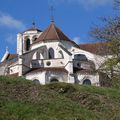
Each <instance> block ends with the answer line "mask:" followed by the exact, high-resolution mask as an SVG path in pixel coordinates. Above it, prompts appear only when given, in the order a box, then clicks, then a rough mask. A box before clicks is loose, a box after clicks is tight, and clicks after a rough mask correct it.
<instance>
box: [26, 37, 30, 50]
mask: <svg viewBox="0 0 120 120" xmlns="http://www.w3.org/2000/svg"><path fill="white" fill-rule="evenodd" d="M29 50H30V39H27V40H26V51H29Z"/></svg>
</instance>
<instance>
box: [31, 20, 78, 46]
mask: <svg viewBox="0 0 120 120" xmlns="http://www.w3.org/2000/svg"><path fill="white" fill-rule="evenodd" d="M48 40H50V41H54V40H58V41H60V40H65V41H69V42H72V43H74V45H77V44H76V43H75V42H74V41H72V40H70V39H69V38H68V37H67V36H66V35H65V34H64V33H63V32H62V31H61V30H60V29H59V28H58V27H57V26H56V25H55V23H54V22H53V21H52V22H51V24H50V26H49V27H48V28H47V29H46V30H45V31H44V32H43V33H42V34H41V35H40V37H39V38H38V39H37V40H36V41H35V42H34V43H33V44H36V43H39V42H43V41H48Z"/></svg>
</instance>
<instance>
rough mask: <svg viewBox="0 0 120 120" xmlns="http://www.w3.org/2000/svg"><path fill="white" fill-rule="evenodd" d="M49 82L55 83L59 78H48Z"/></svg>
mask: <svg viewBox="0 0 120 120" xmlns="http://www.w3.org/2000/svg"><path fill="white" fill-rule="evenodd" d="M50 82H51V83H57V82H59V80H58V79H56V78H52V79H51V80H50Z"/></svg>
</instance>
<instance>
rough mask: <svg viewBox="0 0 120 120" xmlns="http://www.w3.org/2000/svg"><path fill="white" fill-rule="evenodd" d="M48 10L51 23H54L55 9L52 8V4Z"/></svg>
mask: <svg viewBox="0 0 120 120" xmlns="http://www.w3.org/2000/svg"><path fill="white" fill-rule="evenodd" d="M49 10H50V17H51V22H54V11H55V8H54V5H53V4H52V5H51V6H50V9H49Z"/></svg>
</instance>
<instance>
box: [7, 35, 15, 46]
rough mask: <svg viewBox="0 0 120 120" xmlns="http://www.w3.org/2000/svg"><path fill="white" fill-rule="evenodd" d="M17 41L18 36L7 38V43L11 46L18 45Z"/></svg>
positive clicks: (8, 36)
mask: <svg viewBox="0 0 120 120" xmlns="http://www.w3.org/2000/svg"><path fill="white" fill-rule="evenodd" d="M16 40H17V36H16V35H15V34H8V35H7V36H6V38H5V41H6V42H7V43H8V44H11V45H14V44H16Z"/></svg>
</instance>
